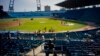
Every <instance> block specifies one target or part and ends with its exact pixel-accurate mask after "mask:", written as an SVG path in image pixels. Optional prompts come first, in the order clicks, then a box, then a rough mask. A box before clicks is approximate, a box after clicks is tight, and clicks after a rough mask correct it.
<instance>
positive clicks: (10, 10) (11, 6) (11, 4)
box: [8, 0, 15, 12]
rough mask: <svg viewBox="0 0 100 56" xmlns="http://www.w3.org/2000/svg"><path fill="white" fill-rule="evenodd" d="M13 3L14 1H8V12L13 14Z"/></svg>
mask: <svg viewBox="0 0 100 56" xmlns="http://www.w3.org/2000/svg"><path fill="white" fill-rule="evenodd" d="M14 1H15V0H10V3H9V10H8V11H9V12H14Z"/></svg>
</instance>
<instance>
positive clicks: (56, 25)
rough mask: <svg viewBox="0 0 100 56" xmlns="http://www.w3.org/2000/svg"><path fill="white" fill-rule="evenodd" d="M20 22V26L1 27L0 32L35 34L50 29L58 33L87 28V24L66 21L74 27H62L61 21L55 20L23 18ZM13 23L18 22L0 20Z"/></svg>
mask: <svg viewBox="0 0 100 56" xmlns="http://www.w3.org/2000/svg"><path fill="white" fill-rule="evenodd" d="M17 20H19V21H20V26H14V27H13V26H9V27H1V26H0V30H19V31H28V32H33V31H36V30H44V28H45V27H46V29H47V31H48V30H49V29H51V28H52V29H54V30H55V31H56V32H59V31H69V30H74V29H80V28H82V27H85V26H86V24H83V23H79V22H77V21H69V20H66V21H64V22H67V23H71V24H74V25H70V26H68V25H62V24H61V20H54V19H51V18H34V19H33V20H31V19H30V18H23V19H18V18H17ZM12 21H16V19H0V23H9V22H12Z"/></svg>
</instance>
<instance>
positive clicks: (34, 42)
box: [0, 28, 100, 56]
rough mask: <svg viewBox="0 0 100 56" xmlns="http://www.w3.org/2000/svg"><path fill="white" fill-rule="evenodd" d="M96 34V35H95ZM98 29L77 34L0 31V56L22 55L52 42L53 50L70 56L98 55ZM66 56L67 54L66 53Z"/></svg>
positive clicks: (99, 31) (99, 29)
mask: <svg viewBox="0 0 100 56" xmlns="http://www.w3.org/2000/svg"><path fill="white" fill-rule="evenodd" d="M97 32H98V34H97ZM99 37H100V28H97V29H93V30H86V31H78V32H63V33H41V34H33V33H20V32H17V31H0V46H1V47H0V56H5V55H6V56H19V55H24V54H25V53H27V52H28V51H29V50H30V49H33V48H36V47H37V46H39V45H40V44H42V43H43V42H46V41H48V40H52V41H53V43H54V45H55V50H56V51H60V52H62V53H66V52H65V51H67V50H68V51H69V52H70V54H71V56H97V55H100V54H99V52H100V41H99V40H100V38H99ZM66 54H67V53H66Z"/></svg>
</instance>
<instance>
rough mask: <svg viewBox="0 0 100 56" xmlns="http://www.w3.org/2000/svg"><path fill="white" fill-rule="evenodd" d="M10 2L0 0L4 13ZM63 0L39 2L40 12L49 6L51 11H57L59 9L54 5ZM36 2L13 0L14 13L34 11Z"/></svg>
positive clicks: (31, 0) (33, 0)
mask: <svg viewBox="0 0 100 56" xmlns="http://www.w3.org/2000/svg"><path fill="white" fill-rule="evenodd" d="M9 1H10V0H0V5H3V7H4V11H7V10H8V7H9ZM62 1H64V0H41V6H42V10H44V6H46V5H49V6H51V10H59V9H60V8H61V7H59V6H56V5H55V4H57V3H60V2H62ZM36 5H37V4H36V0H15V4H14V11H24V12H25V11H36V10H37V7H36Z"/></svg>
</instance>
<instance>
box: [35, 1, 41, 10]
mask: <svg viewBox="0 0 100 56" xmlns="http://www.w3.org/2000/svg"><path fill="white" fill-rule="evenodd" d="M36 2H37V11H41V1H40V0H36Z"/></svg>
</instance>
